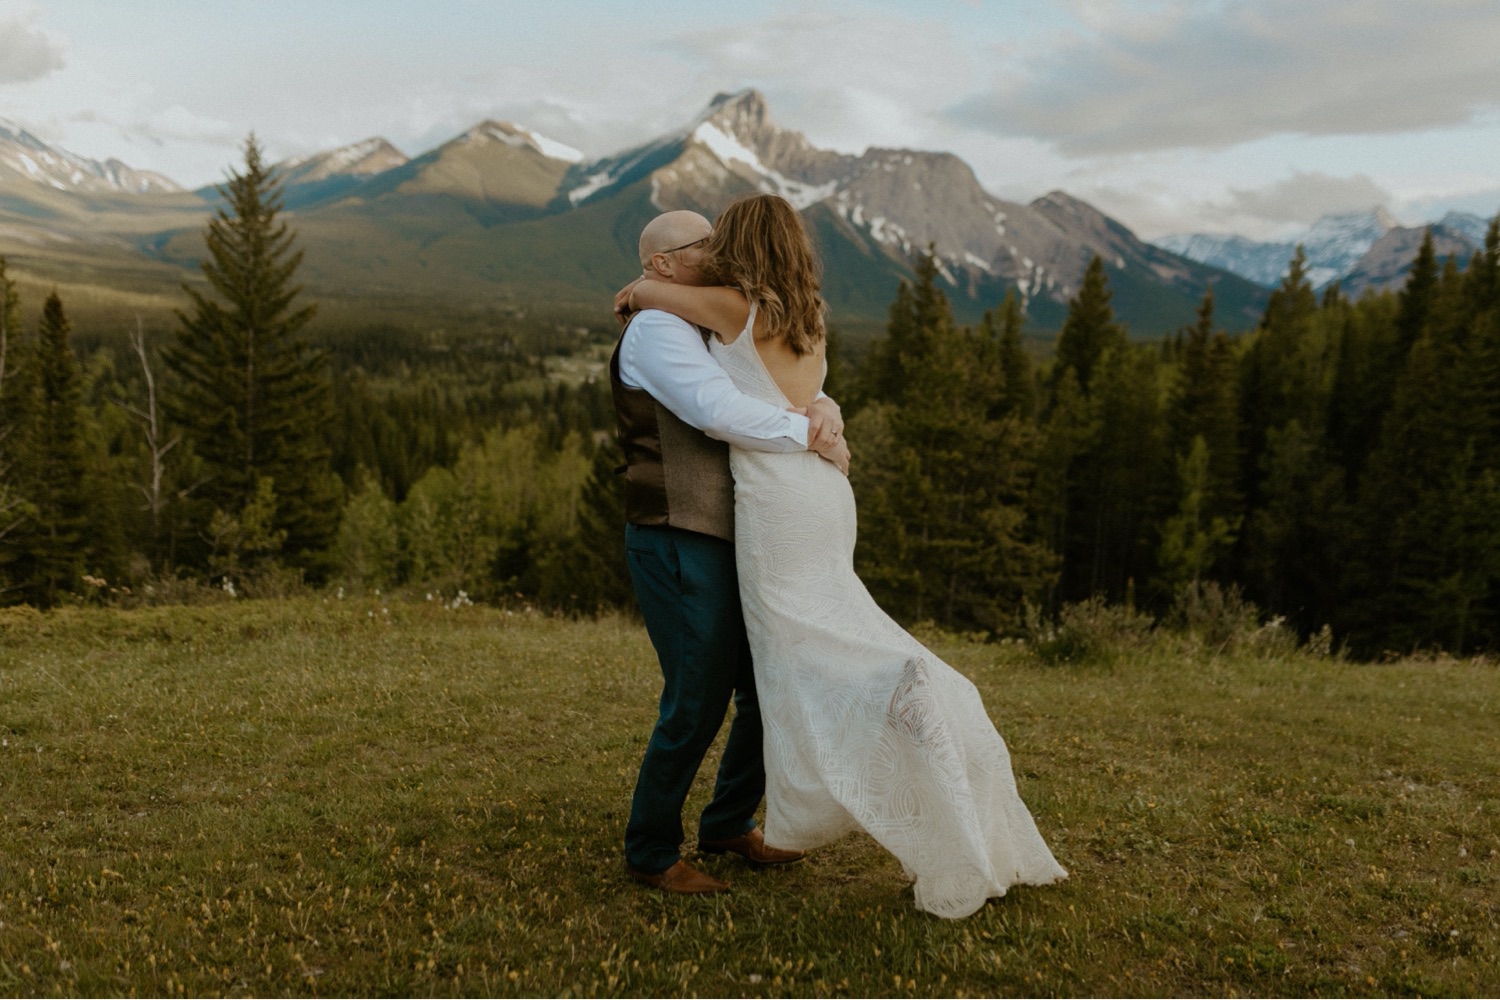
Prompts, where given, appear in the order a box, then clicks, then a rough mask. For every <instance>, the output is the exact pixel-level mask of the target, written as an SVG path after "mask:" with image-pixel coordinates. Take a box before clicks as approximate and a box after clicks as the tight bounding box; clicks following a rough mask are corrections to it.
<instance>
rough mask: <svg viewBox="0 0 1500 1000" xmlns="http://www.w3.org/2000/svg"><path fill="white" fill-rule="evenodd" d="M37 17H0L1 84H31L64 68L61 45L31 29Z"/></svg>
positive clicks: (35, 29)
mask: <svg viewBox="0 0 1500 1000" xmlns="http://www.w3.org/2000/svg"><path fill="white" fill-rule="evenodd" d="M35 21H36V14H35V13H34V12H28V13H25V14H12V15H10V16H9V17H0V85H3V84H7V83H30V82H31V81H32V80H40V79H41V78H42V77H44V76H46V75H47V74H48V73H51V72H52V71H53V70H56V69H62V68H63V54H62V45H60V44H59V43H57V42H55V41H53V40H52V39H51V38H48V37H47V35H46V34H44V33H43V32H41V31H39V30H38V29H37V28H36V27H34V26H33V24H34V22H35Z"/></svg>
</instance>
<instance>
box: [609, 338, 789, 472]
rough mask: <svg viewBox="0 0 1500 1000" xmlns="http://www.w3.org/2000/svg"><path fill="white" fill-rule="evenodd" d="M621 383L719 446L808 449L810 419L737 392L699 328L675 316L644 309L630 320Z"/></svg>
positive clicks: (622, 347) (622, 345) (622, 354)
mask: <svg viewBox="0 0 1500 1000" xmlns="http://www.w3.org/2000/svg"><path fill="white" fill-rule="evenodd" d="M620 380H621V381H622V382H624V383H625V384H626V385H628V386H631V387H633V388H636V389H644V390H646V391H647V392H648V393H650V394H651V396H652V397H653V398H655V399H656V401H657V402H659V403H661V404H662V405H663V406H665V407H666V408H667V409H669V410H671V411H672V412H673V413H675V414H676V415H677V417H678V419H680V420H681V421H682V422H683V423H685V424H687V425H688V426H690V427H696V428H697V429H698V430H700V431H702V432H703V433H705V434H707V435H708V436H709V437H711V438H714V439H715V440H717V441H727V442H728V443H729V444H732V445H738V446H739V447H741V448H749V449H751V450H753V451H802V450H805V449H806V448H807V418H806V417H804V416H802V415H800V414H797V413H793V412H791V411H790V410H784V409H782V408H781V407H779V406H776V405H775V404H774V403H767V402H764V401H762V400H759V399H756V398H755V397H754V396H747V395H745V394H744V393H743V392H741V391H740V390H739V389H737V388H736V387H735V384H734V382H733V381H732V380H731V379H730V378H729V375H728V373H727V372H725V371H724V369H722V368H720V367H719V364H718V362H716V361H715V360H714V359H713V356H712V355H710V354H709V353H708V349H707V348H706V347H704V345H703V336H702V334H700V333H699V332H698V328H697V327H695V326H693V325H692V324H691V323H689V322H688V321H687V320H685V319H682V318H681V317H680V316H676V315H673V314H672V313H669V312H662V311H661V310H660V309H643V310H641V311H640V312H639V313H637V314H636V315H635V316H634V317H633V318H632V319H631V321H630V326H629V327H627V328H626V330H625V336H624V339H623V340H622V341H621V343H620Z"/></svg>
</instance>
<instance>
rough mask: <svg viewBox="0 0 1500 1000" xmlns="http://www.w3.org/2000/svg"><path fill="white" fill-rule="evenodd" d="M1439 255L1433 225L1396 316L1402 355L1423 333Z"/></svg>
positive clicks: (1415, 263) (1407, 281)
mask: <svg viewBox="0 0 1500 1000" xmlns="http://www.w3.org/2000/svg"><path fill="white" fill-rule="evenodd" d="M1437 284H1438V266H1437V254H1436V252H1435V251H1434V250H1433V248H1432V227H1431V226H1428V227H1427V229H1426V231H1425V232H1424V233H1423V234H1422V245H1421V247H1420V248H1419V249H1418V250H1417V258H1416V260H1414V261H1412V265H1411V272H1410V273H1409V274H1408V275H1407V278H1406V286H1405V288H1403V289H1402V291H1401V312H1400V313H1399V314H1398V315H1397V317H1396V349H1397V351H1398V352H1399V355H1400V356H1401V357H1405V355H1406V353H1407V352H1408V351H1410V350H1411V345H1412V344H1415V343H1416V342H1417V338H1418V337H1420V336H1421V335H1422V328H1423V326H1425V325H1426V323H1427V317H1428V314H1429V313H1430V312H1431V311H1432V304H1433V299H1434V298H1435V297H1436V296H1437V291H1438V287H1437Z"/></svg>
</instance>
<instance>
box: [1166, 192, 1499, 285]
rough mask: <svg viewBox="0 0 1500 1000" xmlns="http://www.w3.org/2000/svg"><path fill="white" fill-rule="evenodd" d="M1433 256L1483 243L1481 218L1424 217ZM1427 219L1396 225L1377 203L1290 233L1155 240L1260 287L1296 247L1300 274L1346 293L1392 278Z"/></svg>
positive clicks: (1283, 267)
mask: <svg viewBox="0 0 1500 1000" xmlns="http://www.w3.org/2000/svg"><path fill="white" fill-rule="evenodd" d="M1430 226H1431V228H1432V233H1433V241H1434V249H1436V250H1437V253H1438V255H1439V257H1448V256H1452V257H1456V258H1457V259H1458V260H1459V261H1460V262H1463V261H1465V260H1467V259H1468V257H1469V256H1470V255H1471V254H1472V253H1473V252H1474V251H1475V250H1476V249H1478V248H1479V247H1481V246H1483V244H1484V234H1485V231H1486V229H1487V228H1488V222H1487V221H1486V220H1484V219H1481V218H1480V217H1479V216H1477V215H1472V214H1470V213H1466V212H1449V213H1448V214H1446V215H1445V216H1443V217H1442V218H1441V219H1440V220H1437V221H1436V222H1433V223H1431V224H1430ZM1427 228H1428V226H1402V225H1401V224H1400V223H1399V222H1398V221H1397V220H1396V219H1395V218H1394V217H1393V216H1392V215H1391V214H1390V213H1389V212H1388V211H1386V209H1385V208H1384V207H1380V206H1377V207H1375V208H1373V209H1371V210H1369V211H1366V212H1344V213H1334V214H1329V215H1324V216H1322V217H1321V218H1319V219H1318V220H1317V221H1316V222H1315V223H1314V224H1313V225H1312V226H1311V227H1310V228H1308V229H1307V230H1306V231H1305V232H1304V233H1302V234H1300V235H1299V236H1297V237H1296V238H1294V239H1290V240H1268V241H1261V240H1252V239H1248V238H1247V237H1244V236H1237V235H1218V234H1211V233H1185V234H1182V235H1175V236H1166V237H1163V238H1161V239H1159V240H1157V241H1156V244H1157V246H1160V247H1163V248H1164V249H1167V250H1170V251H1172V252H1173V253H1176V254H1181V255H1182V256H1184V257H1187V258H1190V259H1192V260H1196V261H1199V262H1201V263H1204V264H1209V265H1211V266H1213V267H1219V268H1223V269H1224V270H1226V271H1230V272H1232V273H1234V274H1238V275H1239V276H1241V277H1243V278H1246V279H1247V280H1250V281H1253V282H1255V283H1256V284H1258V285H1261V286H1263V287H1266V288H1272V287H1275V286H1276V285H1277V284H1278V283H1279V282H1280V281H1281V279H1282V278H1284V277H1285V276H1286V273H1287V265H1288V264H1289V262H1290V261H1291V259H1292V255H1293V254H1294V253H1296V250H1297V247H1298V246H1299V245H1300V246H1301V247H1302V251H1303V254H1304V255H1305V257H1306V261H1307V275H1308V280H1309V281H1310V282H1311V283H1312V284H1313V286H1314V287H1315V288H1324V287H1326V286H1328V285H1330V284H1332V283H1334V282H1335V281H1337V282H1339V284H1340V287H1341V288H1342V289H1343V290H1344V291H1345V292H1346V293H1348V294H1351V295H1358V294H1359V293H1361V292H1363V291H1365V290H1367V289H1382V288H1391V287H1396V286H1399V285H1400V284H1401V282H1402V280H1403V279H1404V276H1405V274H1406V271H1407V269H1408V268H1409V267H1410V265H1411V261H1412V259H1413V258H1414V257H1415V256H1416V252H1417V248H1418V247H1419V246H1420V245H1421V242H1422V234H1423V233H1424V232H1425V231H1426V230H1427Z"/></svg>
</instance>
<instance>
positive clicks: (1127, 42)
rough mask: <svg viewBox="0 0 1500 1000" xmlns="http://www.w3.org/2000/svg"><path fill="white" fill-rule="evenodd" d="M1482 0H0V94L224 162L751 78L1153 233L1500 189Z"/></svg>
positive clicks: (827, 122) (151, 148) (210, 175)
mask: <svg viewBox="0 0 1500 1000" xmlns="http://www.w3.org/2000/svg"><path fill="white" fill-rule="evenodd" d="M1497 52H1500V2H1495V0H1198V2H1185V0H1179V2H1156V0H1046V2H1033V0H1009V2H997V0H923V2H917V0H797V2H779V0H764V2H761V0H697V2H693V3H686V4H644V3H619V2H604V0H528V2H510V0H295V2H291V0H253V2H252V0H149V2H147V0H0V117H3V118H8V119H10V120H11V121H13V122H15V123H17V124H19V125H21V126H23V127H25V128H26V129H28V130H29V131H31V132H33V133H34V134H36V135H37V136H39V137H40V138H42V139H44V140H45V141H48V142H51V143H55V144H56V145H59V146H61V147H63V148H65V149H68V150H70V151H72V152H75V153H79V154H81V155H84V156H88V157H92V158H96V159H106V158H110V157H114V158H117V159H119V160H122V161H124V162H125V163H127V164H129V165H130V166H132V167H137V168H141V169H148V170H155V171H158V172H160V173H163V174H165V175H167V176H168V177H170V178H172V179H173V180H174V181H176V182H178V183H179V184H183V185H185V186H188V187H197V186H200V185H203V184H207V183H212V182H217V181H220V180H222V179H223V178H224V176H225V175H226V171H227V170H228V168H229V167H231V166H232V165H234V164H235V163H236V162H238V160H239V158H240V144H241V143H242V142H243V140H244V138H245V136H246V134H247V133H249V132H250V131H251V130H254V132H255V134H256V135H257V137H258V138H259V139H260V140H261V142H262V143H263V144H264V145H265V147H266V149H267V152H268V155H269V156H270V157H271V158H273V159H282V158H286V157H292V156H299V155H306V154H309V153H313V152H317V151H320V150H326V149H331V148H335V147H337V146H341V145H345V144H348V143H352V142H357V141H359V140H362V139H365V138H369V137H372V136H383V137H384V138H386V139H388V140H390V141H391V142H393V143H394V144H395V145H396V146H398V147H399V148H400V149H402V150H403V151H404V152H406V153H408V154H410V155H417V154H420V153H422V152H425V151H426V150H428V149H431V148H433V147H435V146H437V145H440V144H441V143H443V142H445V141H447V140H448V139H451V138H452V137H454V136H455V135H458V134H459V133H461V132H463V131H464V130H466V129H467V128H469V127H470V126H472V125H474V124H477V123H478V122H480V121H482V120H484V119H486V118H495V119H500V120H505V121H512V122H515V123H516V124H519V125H522V126H524V127H526V128H528V129H531V130H533V131H535V132H537V133H540V134H542V135H544V136H547V137H549V138H551V139H554V140H556V141H559V142H562V143H565V144H567V145H569V146H572V147H574V148H576V149H578V150H580V151H581V152H583V153H584V154H585V155H586V156H588V157H590V158H592V157H596V156H605V155H609V154H611V153H615V152H618V151H620V150H622V149H624V148H626V147H629V146H631V145H635V144H637V143H640V142H644V141H647V140H649V139H651V138H655V137H656V136H658V135H661V134H664V133H666V132H670V131H674V130H676V129H678V128H681V127H682V126H684V125H686V124H687V123H688V122H690V121H691V120H692V119H693V118H694V117H695V116H696V115H697V114H698V113H699V112H700V111H701V110H702V109H703V107H704V106H705V105H706V104H707V103H708V101H709V100H710V99H711V98H712V97H713V96H714V95H715V94H716V93H718V92H721V91H737V90H741V89H743V88H746V87H754V88H756V89H758V90H760V91H761V92H762V93H763V94H764V95H765V97H766V100H767V102H768V104H769V106H770V113H771V117H772V120H773V121H775V122H776V123H777V124H778V125H781V126H783V127H785V128H790V129H794V130H796V131H799V132H801V133H803V134H804V135H806V136H807V138H808V139H809V140H811V141H812V142H813V143H814V144H815V145H818V146H820V147H823V148H829V149H836V150H840V151H843V152H850V153H859V152H862V151H863V150H864V149H866V148H867V147H870V146H876V147H904V148H913V149H923V150H934V151H946V152H951V153H955V154H957V155H958V156H960V157H962V158H963V159H964V160H965V161H966V162H967V163H969V164H970V166H972V167H973V168H974V171H975V173H976V174H977V176H978V177H979V180H980V182H981V183H982V184H983V185H984V186H985V188H986V189H987V190H989V191H991V192H992V193H994V194H997V195H999V196H1001V197H1003V198H1007V199H1009V200H1012V201H1030V200H1031V199H1033V198H1036V197H1039V196H1041V195H1043V194H1045V193H1047V192H1048V191H1051V190H1055V189H1062V190H1064V191H1067V192H1068V193H1069V194H1072V195H1074V196H1075V197H1079V198H1082V199H1084V200H1085V201H1088V202H1090V203H1091V204H1093V205H1095V206H1096V207H1098V208H1100V209H1102V210H1103V211H1105V212H1107V213H1109V214H1110V215H1113V216H1114V217H1115V218H1117V219H1119V220H1120V221H1122V222H1124V223H1125V224H1126V225H1127V226H1129V227H1131V228H1132V229H1133V230H1135V232H1136V233H1137V234H1138V235H1140V236H1142V237H1144V238H1147V239H1151V238H1156V237H1159V236H1162V235H1166V234H1169V233H1182V232H1224V233H1228V232H1233V233H1240V234H1242V235H1246V236H1251V237H1254V238H1259V239H1272V238H1285V237H1288V236H1291V235H1295V234H1296V233H1298V232H1300V231H1301V230H1302V229H1304V228H1305V227H1306V226H1307V225H1309V224H1310V223H1312V222H1313V221H1314V220H1315V219H1316V218H1317V217H1318V216H1319V215H1321V214H1323V213H1325V212H1340V211H1362V210H1368V209H1370V208H1373V207H1375V206H1377V205H1379V206H1383V207H1385V208H1386V209H1388V210H1389V211H1391V212H1392V213H1393V214H1394V215H1395V216H1396V217H1397V218H1398V219H1399V220H1401V221H1402V222H1405V223H1407V224H1417V223H1421V222H1426V221H1431V220H1435V219H1437V218H1438V217H1440V216H1441V215H1442V214H1443V213H1444V212H1446V211H1448V210H1450V209H1457V210H1460V211H1468V212H1473V213H1475V214H1478V215H1481V216H1483V217H1485V218H1490V217H1493V216H1494V215H1495V214H1496V213H1497V211H1500V57H1497V56H1496V53H1497Z"/></svg>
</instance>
